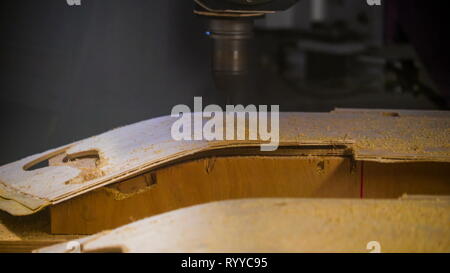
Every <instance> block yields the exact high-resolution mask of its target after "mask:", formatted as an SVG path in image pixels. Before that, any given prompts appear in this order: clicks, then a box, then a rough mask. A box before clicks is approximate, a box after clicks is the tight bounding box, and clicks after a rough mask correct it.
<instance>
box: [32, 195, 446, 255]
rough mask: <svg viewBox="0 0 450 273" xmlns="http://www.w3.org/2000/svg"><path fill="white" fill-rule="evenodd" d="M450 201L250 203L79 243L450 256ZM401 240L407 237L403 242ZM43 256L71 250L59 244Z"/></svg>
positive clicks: (182, 212) (137, 225)
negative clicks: (374, 246)
mask: <svg viewBox="0 0 450 273" xmlns="http://www.w3.org/2000/svg"><path fill="white" fill-rule="evenodd" d="M449 219H450V200H449V199H448V198H445V199H439V198H435V199H419V200H355V199H353V200H348V199H339V200H338V199H244V200H233V201H222V202H214V203H209V204H203V205H198V206H193V207H189V208H184V209H179V210H176V211H172V212H169V213H165V214H161V215H158V216H154V217H150V218H147V219H144V220H140V221H137V222H134V223H132V224H128V225H125V226H122V227H120V228H117V229H114V230H112V231H107V232H102V233H99V234H96V235H93V236H89V237H84V238H82V239H80V240H77V241H76V242H77V243H78V244H79V246H80V249H81V250H82V251H84V252H98V251H104V252H109V250H111V249H115V250H121V252H227V253H228V252H369V251H370V249H367V245H368V243H369V242H372V241H376V242H378V243H379V244H380V246H381V251H382V252H450V227H449V226H448V221H449ZM399 235H400V236H399ZM37 252H44V253H45V252H67V244H59V245H55V246H51V247H47V248H43V249H40V250H38V251H37Z"/></svg>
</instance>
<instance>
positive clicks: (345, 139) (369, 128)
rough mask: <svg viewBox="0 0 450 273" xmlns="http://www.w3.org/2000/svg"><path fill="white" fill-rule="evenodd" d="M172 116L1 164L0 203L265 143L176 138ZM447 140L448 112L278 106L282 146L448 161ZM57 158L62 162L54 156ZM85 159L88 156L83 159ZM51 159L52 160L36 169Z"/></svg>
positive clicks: (28, 204)
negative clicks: (310, 110) (310, 109)
mask: <svg viewBox="0 0 450 273" xmlns="http://www.w3.org/2000/svg"><path fill="white" fill-rule="evenodd" d="M174 121H175V118H171V117H161V118H156V119H151V120H147V121H142V122H139V123H136V124H133V125H129V126H126V127H122V128H118V129H115V130H112V131H110V132H107V133H104V134H101V135H99V136H94V137H91V138H88V139H85V140H82V141H79V142H75V143H73V144H70V145H67V146H64V147H60V148H56V149H53V150H50V151H47V152H44V153H41V154H37V155H33V156H29V157H27V158H24V159H22V160H19V161H17V162H14V163H10V164H7V165H5V166H2V167H0V209H1V210H5V211H7V212H9V213H11V214H13V215H27V214H32V213H35V212H37V211H39V210H41V209H43V208H44V207H46V206H49V205H54V204H58V203H61V202H64V201H66V200H69V199H72V198H74V197H76V196H79V195H83V194H84V193H87V192H90V191H93V190H95V189H98V188H101V187H104V186H106V185H110V184H113V183H115V182H119V181H124V180H127V179H129V178H132V177H135V176H137V175H140V174H143V173H146V172H149V171H151V170H153V169H155V168H158V167H161V166H163V165H165V164H167V163H171V162H174V161H177V160H180V159H183V158H188V157H192V156H193V155H196V154H199V153H203V152H218V151H220V150H222V149H230V148H239V147H241V148H242V147H258V146H259V145H260V144H261V143H262V141H179V142H177V141H174V140H173V139H172V138H171V134H170V129H171V125H172V123H173V122H174ZM250 128H251V126H250ZM449 140H450V114H449V112H435V111H433V112H426V111H396V112H395V113H392V111H391V110H390V111H388V112H386V111H384V110H377V111H359V112H358V111H357V110H354V109H352V110H351V111H347V110H340V109H338V110H336V111H334V112H332V113H281V114H280V145H281V146H283V147H297V148H301V147H303V146H317V147H319V148H320V147H322V146H324V145H331V146H345V147H346V150H349V151H350V152H351V156H352V158H353V159H354V160H356V161H376V162H450V146H449V145H448V143H450V142H449ZM55 158H59V159H60V160H62V162H61V164H55V161H56V159H55ZM86 159H89V160H90V163H87V162H82V163H83V164H78V163H77V162H78V161H84V160H86ZM92 160H93V161H92ZM46 161H50V162H52V165H51V166H47V167H43V168H37V169H36V165H37V164H39V163H42V162H44V163H45V162H46ZM85 163H86V164H87V165H85Z"/></svg>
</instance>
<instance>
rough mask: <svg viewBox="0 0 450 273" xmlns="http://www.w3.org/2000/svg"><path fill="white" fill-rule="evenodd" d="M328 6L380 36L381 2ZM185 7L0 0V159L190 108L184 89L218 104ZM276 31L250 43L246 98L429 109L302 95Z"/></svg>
mask: <svg viewBox="0 0 450 273" xmlns="http://www.w3.org/2000/svg"><path fill="white" fill-rule="evenodd" d="M333 3H335V4H334V5H335V6H332V7H330V10H333V13H330V14H332V16H330V17H339V16H341V17H343V18H347V19H349V20H353V19H355V20H356V18H357V17H358V16H359V15H360V13H361V12H366V15H367V16H368V17H369V19H370V20H371V21H370V22H371V25H370V35H369V37H368V38H367V42H369V43H371V44H373V45H381V44H382V43H383V40H384V37H383V28H384V25H383V7H369V6H367V4H366V3H365V1H359V0H352V1H349V0H347V1H334V2H333ZM192 7H193V6H192V1H191V0H126V1H125V0H90V1H87V0H82V4H81V6H77V7H75V6H72V7H71V6H69V5H67V3H66V1H65V0H45V1H32V0H8V1H2V8H1V22H0V28H1V35H2V38H1V44H0V58H1V70H0V73H1V86H0V90H1V93H0V94H1V95H0V109H1V121H0V122H1V128H2V129H1V138H0V140H1V141H0V148H1V152H0V165H3V164H6V163H8V162H11V161H15V160H18V159H20V158H22V157H25V156H28V155H31V154H34V153H38V152H43V151H45V150H47V149H50V148H55V147H58V146H61V145H64V144H67V143H70V142H73V141H76V140H80V139H83V138H86V137H89V136H92V135H95V134H98V133H102V132H104V131H107V130H110V129H113V128H116V127H119V126H124V125H127V124H130V123H134V122H137V121H140V120H145V119H149V118H153V117H157V116H161V115H168V114H170V111H171V109H172V107H173V106H174V105H176V104H180V103H183V104H188V105H192V104H193V97H194V96H202V97H203V98H204V103H205V104H209V103H218V104H223V103H224V101H223V98H222V97H221V96H219V95H218V94H217V91H216V89H215V87H214V83H213V80H212V77H211V71H210V46H211V41H210V40H209V39H208V38H207V37H206V36H205V35H204V31H205V25H204V22H203V20H202V19H200V18H198V17H197V16H195V15H193V13H192ZM308 16H310V14H309V9H308V1H307V0H303V1H301V2H300V3H299V4H298V6H297V7H296V8H295V9H293V10H292V11H290V12H288V13H285V14H284V13H282V14H279V15H274V16H273V17H271V18H267V20H266V21H262V22H259V23H258V27H259V28H260V29H262V30H263V32H264V31H268V30H271V29H272V30H279V29H283V28H289V27H299V28H300V27H302V28H308V27H309V25H308V24H309V23H308V22H309V21H308V18H309V17H308ZM353 17H354V18H353ZM286 18H287V19H286ZM264 33H266V32H264ZM274 33H275V32H274ZM279 33H280V32H276V34H273V36H271V35H272V34H269V35H265V36H264V37H265V38H264V39H265V40H264V41H265V42H264V43H262V42H261V43H259V45H264V46H259V47H258V48H259V49H258V50H262V51H267V52H266V55H264V54H263V55H264V56H263V57H262V58H261V60H262V61H261V62H262V63H264V65H261V67H265V69H266V72H265V73H266V74H263V75H265V76H264V77H260V78H259V79H257V81H258V83H259V85H258V90H256V91H252V93H251V94H250V96H249V100H248V103H253V104H280V107H281V110H282V111H330V110H332V109H333V108H334V107H353V108H356V107H364V108H403V109H405V108H409V109H437V108H438V107H437V106H436V105H435V104H433V103H432V102H431V101H430V100H429V99H428V98H427V97H426V96H421V95H412V94H410V93H408V92H397V93H395V92H394V93H388V92H385V91H384V90H382V89H380V88H378V89H376V88H375V89H373V88H364V87H363V88H362V89H361V90H363V91H364V90H365V91H366V92H353V93H350V94H348V93H343V94H342V95H340V93H339V92H337V93H336V94H334V93H333V94H332V92H333V91H329V92H330V93H329V94H328V93H326V92H325V93H324V94H319V95H318V96H310V95H309V94H307V93H308V92H307V91H305V92H303V91H302V89H301V88H297V87H292V85H290V84H287V83H286V82H285V81H282V80H280V79H279V78H277V77H276V76H274V75H275V74H277V73H279V67H278V65H279V64H278V63H277V62H278V61H277V59H276V58H277V57H273V56H274V55H277V52H276V50H275V53H273V52H274V50H272V49H273V48H274V47H276V46H274V45H276V44H277V42H278V41H279V40H280V34H279ZM257 38H258V37H257ZM271 50H272V51H271ZM271 54H272V55H271ZM278 57H279V56H278ZM271 58H272V59H271ZM271 75H272V76H271ZM306 89H308V90H310V88H307V87H303V90H306ZM369 89H370V90H371V92H367V90H369ZM249 93H250V92H249Z"/></svg>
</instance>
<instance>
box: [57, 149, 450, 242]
mask: <svg viewBox="0 0 450 273" xmlns="http://www.w3.org/2000/svg"><path fill="white" fill-rule="evenodd" d="M449 176H450V164H449V163H395V164H386V163H376V162H364V163H362V162H354V161H353V160H352V159H351V158H349V157H345V156H341V157H338V156H286V155H285V156H271V157H268V156H267V157H262V156H232V157H208V158H204V159H198V160H194V161H187V162H182V163H179V164H175V165H171V166H168V167H165V168H162V169H158V170H155V171H153V172H150V173H146V174H144V175H141V176H138V177H136V178H133V179H130V180H127V181H124V182H119V183H115V184H112V185H110V186H107V187H104V188H101V189H98V190H95V191H92V192H89V193H86V194H84V195H82V196H79V197H76V198H73V199H71V200H68V201H66V202H63V203H60V204H57V205H55V206H52V207H51V208H50V211H51V227H52V229H51V231H52V233H53V234H93V233H96V232H100V231H103V230H107V229H112V228H116V227H119V226H121V225H124V224H127V223H130V222H133V221H136V220H139V219H142V218H145V217H148V216H153V215H156V214H160V213H164V212H168V211H171V210H175V209H179V208H183V207H187V206H192V205H197V204H202V203H207V202H212V201H220V200H228V199H239V198H261V197H303V198H394V199H396V198H399V197H401V196H402V195H404V194H409V195H419V194H420V195H450V182H449Z"/></svg>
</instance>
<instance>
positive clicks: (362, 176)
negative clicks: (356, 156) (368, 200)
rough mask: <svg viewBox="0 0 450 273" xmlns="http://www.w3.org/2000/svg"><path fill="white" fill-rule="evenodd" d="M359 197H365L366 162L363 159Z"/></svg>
mask: <svg viewBox="0 0 450 273" xmlns="http://www.w3.org/2000/svg"><path fill="white" fill-rule="evenodd" d="M360 185H361V186H360V189H359V197H360V198H361V199H363V198H364V162H363V161H361V178H360Z"/></svg>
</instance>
